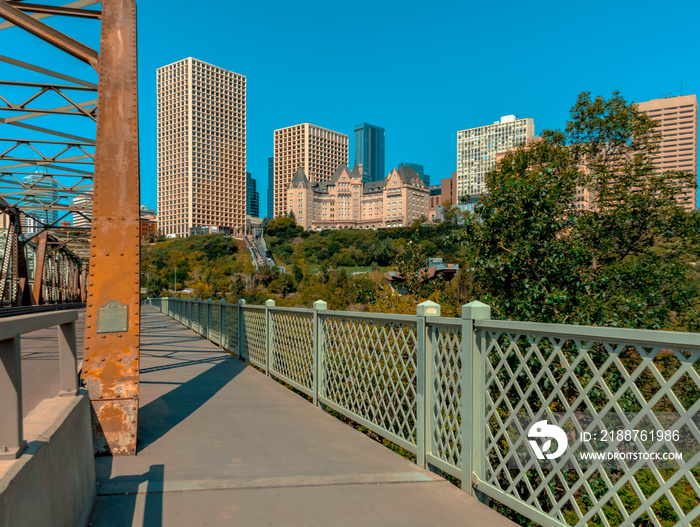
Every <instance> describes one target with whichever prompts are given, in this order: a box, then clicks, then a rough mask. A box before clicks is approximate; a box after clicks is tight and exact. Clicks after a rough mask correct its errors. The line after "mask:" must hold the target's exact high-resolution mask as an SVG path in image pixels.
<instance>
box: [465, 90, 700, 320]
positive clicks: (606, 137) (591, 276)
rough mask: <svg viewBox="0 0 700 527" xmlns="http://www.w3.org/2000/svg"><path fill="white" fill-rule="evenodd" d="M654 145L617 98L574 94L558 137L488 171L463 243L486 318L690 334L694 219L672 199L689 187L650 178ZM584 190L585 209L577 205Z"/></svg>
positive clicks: (695, 309) (678, 178)
mask: <svg viewBox="0 0 700 527" xmlns="http://www.w3.org/2000/svg"><path fill="white" fill-rule="evenodd" d="M656 141H658V136H657V134H656V133H655V132H654V123H653V122H652V121H651V120H650V119H649V118H648V117H647V116H646V115H644V114H641V113H639V112H638V111H637V108H636V106H635V105H634V104H628V103H627V102H626V101H625V100H624V99H623V98H622V97H621V96H620V95H619V93H617V92H615V93H613V96H612V97H611V98H610V99H607V100H606V99H604V98H602V97H596V98H595V99H592V98H591V96H590V94H588V93H582V94H581V95H579V97H578V101H577V102H576V105H575V106H574V107H573V108H572V110H571V118H570V120H569V121H568V123H567V125H566V129H565V130H564V131H559V130H545V131H544V132H543V133H542V139H541V140H540V141H537V142H534V143H532V144H531V145H529V146H528V147H525V148H521V149H519V150H517V151H515V152H512V153H509V154H507V155H506V156H505V157H504V158H503V159H502V161H501V162H500V163H499V164H498V166H497V168H496V169H495V170H494V171H492V172H491V173H489V174H488V175H487V186H488V189H489V192H488V194H486V195H485V196H482V198H481V200H480V202H479V204H478V206H477V208H476V211H475V212H476V215H475V217H472V218H471V220H470V221H469V222H468V225H467V228H466V229H465V231H464V232H463V234H462V236H463V238H462V241H463V243H467V244H468V245H469V246H470V249H471V252H472V258H473V267H474V287H475V289H474V293H475V294H476V296H478V297H479V298H481V299H482V300H483V301H484V302H486V303H489V304H491V305H492V306H493V308H494V314H495V316H498V317H502V318H513V319H519V320H532V321H541V322H563V323H582V324H595V325H612V326H626V327H638V328H671V327H676V328H683V329H695V330H697V329H698V322H697V320H698V314H700V305H699V304H698V301H697V298H698V282H697V279H696V277H695V278H694V277H693V268H692V266H691V265H689V263H690V261H691V260H693V259H694V258H695V259H697V255H698V253H697V247H698V225H697V224H698V219H697V213H687V212H685V211H683V209H682V208H681V207H679V206H678V203H677V201H676V198H675V196H676V195H677V193H678V188H679V185H692V184H693V182H692V180H691V176H689V175H688V174H685V173H682V172H679V173H668V174H664V175H656V174H655V173H654V165H653V163H652V160H651V154H652V153H653V152H654V150H655V148H656ZM584 191H589V192H591V194H592V198H593V206H592V207H591V208H590V209H583V208H579V207H577V205H578V204H580V203H581V201H580V198H581V196H582V194H583V192H584ZM693 252H694V254H693Z"/></svg>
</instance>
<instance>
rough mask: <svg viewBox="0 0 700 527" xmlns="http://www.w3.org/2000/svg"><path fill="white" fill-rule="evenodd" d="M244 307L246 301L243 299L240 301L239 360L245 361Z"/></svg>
mask: <svg viewBox="0 0 700 527" xmlns="http://www.w3.org/2000/svg"><path fill="white" fill-rule="evenodd" d="M243 306H245V300H243V299H242V298H241V299H240V300H239V301H238V358H239V359H241V360H245V357H244V356H243V337H244V335H243V332H244V331H245V321H244V320H243Z"/></svg>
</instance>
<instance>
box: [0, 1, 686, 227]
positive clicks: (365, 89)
mask: <svg viewBox="0 0 700 527" xmlns="http://www.w3.org/2000/svg"><path fill="white" fill-rule="evenodd" d="M137 5H138V17H139V19H138V23H139V35H138V38H139V89H140V94H139V105H140V108H139V111H140V127H141V129H140V134H141V135H140V141H141V195H142V198H141V202H142V203H143V204H145V205H149V206H150V207H155V205H156V170H157V166H156V96H155V94H156V87H155V79H156V76H155V72H156V68H158V67H160V66H163V65H165V64H169V63H171V62H174V61H177V60H180V59H182V58H185V57H188V56H192V57H196V58H198V59H200V60H204V61H207V62H210V63H212V64H215V65H217V66H220V67H222V68H225V69H229V70H232V71H235V72H236V73H240V74H242V75H245V76H246V77H247V83H248V94H247V95H248V107H247V113H248V123H247V124H248V152H247V158H248V171H249V172H251V173H252V174H253V177H255V178H256V179H257V181H258V190H259V191H260V201H261V203H260V205H261V215H264V212H265V211H266V192H265V191H266V188H267V158H268V157H269V156H271V155H272V149H273V130H274V129H276V128H281V127H284V126H290V125H293V124H298V123H301V122H311V123H313V124H316V125H319V126H323V127H326V128H330V129H332V130H336V131H338V132H342V133H345V134H348V135H349V136H350V163H352V162H353V151H354V146H353V127H354V125H355V124H357V123H360V122H363V121H366V122H369V123H371V124H375V125H378V126H382V127H384V128H385V129H386V164H387V170H390V169H391V167H393V166H396V165H398V164H399V163H400V162H401V161H411V162H414V163H420V164H423V165H424V166H425V170H426V173H428V174H430V175H431V178H432V182H433V183H437V182H439V180H440V179H441V178H444V177H449V176H450V174H451V172H453V171H454V170H456V135H457V134H456V132H457V130H460V129H464V128H471V127H474V126H481V125H484V124H490V123H492V122H493V121H495V120H498V118H499V117H500V116H501V115H507V114H516V115H518V116H519V117H532V118H534V120H535V128H536V133H539V132H540V131H541V130H542V129H543V128H558V127H563V126H564V123H565V121H566V118H567V115H568V111H569V109H570V108H571V106H572V105H573V104H574V102H575V100H576V96H577V94H578V93H579V92H581V91H590V92H592V93H593V94H594V95H599V94H600V95H604V96H610V94H611V93H612V92H613V90H620V91H621V93H622V95H623V96H624V97H625V98H627V99H628V100H632V101H643V100H648V99H652V98H657V97H661V96H663V95H667V94H673V95H678V94H679V93H680V86H681V79H682V82H683V93H684V94H691V93H696V94H697V93H698V91H700V70H699V69H698V66H697V64H698V53H699V52H700V32H698V31H696V30H695V22H694V21H696V20H697V19H698V17H699V16H700V4H698V3H696V2H690V1H684V2H678V1H673V0H671V1H666V2H663V3H659V2H651V1H635V2H632V1H625V0H623V1H610V0H608V1H605V2H602V1H598V0H591V1H587V2H571V1H563V0H559V1H536V2H522V1H517V2H511V1H500V2H478V3H477V2H470V1H455V2H453V1H446V2H445V1H443V2H416V1H413V0H409V1H403V2H396V1H391V2H389V1H381V0H374V1H366V0H355V1H353V2H336V1H323V2H321V1H317V0H313V1H310V0H298V1H296V2H289V1H285V2H282V1H277V0H274V1H267V2H265V1H263V2H255V3H254V2H231V1H223V0H221V1H218V0H210V1H208V2H206V3H201V4H197V3H192V2H184V1H179V0H169V1H168V2H160V1H155V0H148V1H146V0H140V1H138V2H137ZM166 6H167V7H166ZM62 23H63V22H62ZM71 23H73V22H65V24H66V25H69V24H71ZM11 31H12V32H13V33H14V35H17V30H11ZM11 31H4V32H0V41H2V42H3V44H2V46H3V51H2V53H3V54H10V53H8V52H6V51H5V50H6V49H7V48H6V45H7V44H6V42H8V40H7V39H8V38H9V37H10V36H14V35H10V33H11ZM34 40H35V39H34ZM12 42H19V41H17V40H13V41H12ZM22 42H24V40H22ZM26 45H27V46H33V45H34V44H33V40H31V38H29V39H27V40H26ZM12 47H14V46H13V45H10V48H12ZM5 70H6V67H5V66H4V65H1V64H0V74H1V73H3V72H4V71H5ZM1 76H3V77H7V75H1ZM86 76H87V74H86Z"/></svg>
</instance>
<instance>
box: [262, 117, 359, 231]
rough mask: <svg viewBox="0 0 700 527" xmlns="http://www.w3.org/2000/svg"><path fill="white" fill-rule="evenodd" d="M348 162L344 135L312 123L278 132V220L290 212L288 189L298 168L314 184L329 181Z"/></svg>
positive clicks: (276, 206) (276, 142)
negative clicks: (337, 169) (336, 170)
mask: <svg viewBox="0 0 700 527" xmlns="http://www.w3.org/2000/svg"><path fill="white" fill-rule="evenodd" d="M347 163H348V136H347V135H345V134H341V133H338V132H334V131H333V130H327V129H326V128H321V127H320V126H315V125H313V124H309V123H302V124H297V125H294V126H289V127H287V128H280V129H279V130H275V174H274V180H275V181H274V183H275V210H274V214H275V218H278V217H280V216H284V215H286V214H287V213H288V212H289V207H288V206H287V187H288V186H289V183H291V181H292V177H293V176H294V173H295V172H296V171H297V168H299V167H302V168H303V169H304V173H305V174H306V177H307V178H308V180H309V182H311V183H315V182H321V181H328V180H330V179H331V177H332V176H333V173H334V172H335V169H336V168H338V165H347ZM295 210H296V209H295ZM295 214H296V212H295ZM297 219H298V218H297Z"/></svg>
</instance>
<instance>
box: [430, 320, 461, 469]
mask: <svg viewBox="0 0 700 527" xmlns="http://www.w3.org/2000/svg"><path fill="white" fill-rule="evenodd" d="M429 320H430V323H429V325H428V335H429V343H430V346H429V349H428V350H427V361H426V362H427V364H426V368H427V369H428V371H427V372H426V378H427V379H428V385H427V391H428V398H427V401H426V403H427V405H428V409H427V415H428V419H429V420H430V421H429V422H428V424H427V430H428V434H429V436H428V442H427V444H426V451H427V455H428V461H429V463H431V464H433V465H435V466H438V467H439V468H440V469H442V470H444V471H445V472H447V473H448V474H451V475H453V476H455V477H461V470H462V455H461V442H462V428H461V425H462V402H463V401H462V324H461V321H460V322H455V321H454V320H450V319H429Z"/></svg>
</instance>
